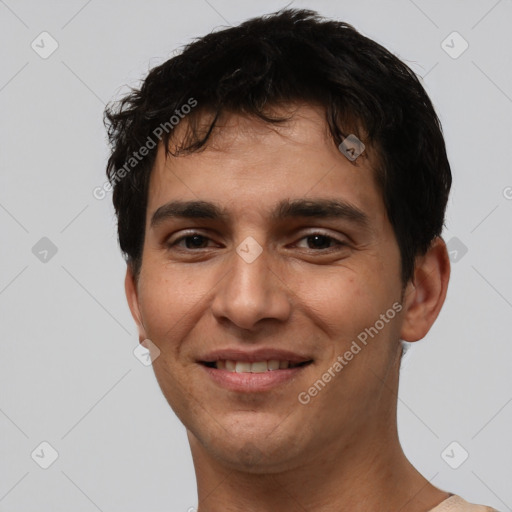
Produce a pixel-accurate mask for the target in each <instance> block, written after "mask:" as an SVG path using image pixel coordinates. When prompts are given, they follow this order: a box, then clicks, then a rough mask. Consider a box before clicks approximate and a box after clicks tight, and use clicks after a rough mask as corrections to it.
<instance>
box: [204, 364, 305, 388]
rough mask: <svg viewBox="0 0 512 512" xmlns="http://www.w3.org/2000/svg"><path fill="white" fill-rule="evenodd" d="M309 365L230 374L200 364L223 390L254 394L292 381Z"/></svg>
mask: <svg viewBox="0 0 512 512" xmlns="http://www.w3.org/2000/svg"><path fill="white" fill-rule="evenodd" d="M310 364H311V363H310ZM310 364H308V365H305V366H297V367H295V368H286V369H282V370H268V371H266V372H261V373H248V372H247V373H237V372H230V371H229V370H220V369H217V368H210V367H209V366H205V365H203V364H201V366H202V367H203V369H204V370H205V371H206V372H207V373H208V375H209V376H210V377H211V378H212V379H213V380H214V381H215V382H216V383H217V384H219V385H220V386H222V387H223V388H226V389H229V390H230V391H239V392H246V393H254V392H259V391H268V390H270V389H272V388H273V387H275V386H277V385H278V384H282V383H283V382H288V381H290V380H292V379H294V378H295V377H297V375H298V374H299V373H300V372H301V371H303V370H304V369H305V368H307V367H308V366H309V365H310Z"/></svg>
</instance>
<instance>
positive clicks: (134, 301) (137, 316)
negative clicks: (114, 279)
mask: <svg viewBox="0 0 512 512" xmlns="http://www.w3.org/2000/svg"><path fill="white" fill-rule="evenodd" d="M124 290H125V293H126V300H127V301H128V306H129V307H130V311H131V313H132V317H133V319H134V320H135V323H136V324H137V328H138V330H139V342H141V341H144V340H145V339H146V338H147V336H146V329H145V328H144V324H143V322H142V315H141V313H140V307H139V297H138V291H137V281H136V279H135V277H134V275H133V270H132V268H131V265H127V266H126V276H125V278H124Z"/></svg>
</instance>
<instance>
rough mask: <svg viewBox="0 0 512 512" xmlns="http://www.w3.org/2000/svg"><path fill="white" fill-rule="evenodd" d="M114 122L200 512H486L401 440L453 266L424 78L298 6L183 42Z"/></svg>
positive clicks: (146, 329)
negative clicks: (414, 364) (411, 355)
mask: <svg viewBox="0 0 512 512" xmlns="http://www.w3.org/2000/svg"><path fill="white" fill-rule="evenodd" d="M106 120H107V124H108V129H109V138H110V142H111V145H112V154H111V157H110V159H109V162H108V168H107V174H108V176H109V179H110V182H111V183H112V185H113V188H114V192H113V201H114V206H115V209H116V213H117V216H118V232H119V240H120V246H121V249H122V251H123V252H124V254H125V256H126V260H127V273H126V294H127V298H128V302H129V305H130V309H131V312H132V314H133V317H134V319H135V321H136V323H137V326H138V328H139V338H140V341H141V342H142V343H143V344H144V345H145V346H146V347H147V348H148V349H149V350H150V353H151V356H152V359H153V366H154V371H155V375H156V377H157V379H158V382H159V385H160V387H161V389H162V391H163V393H164V395H165V397H166V399H167V400H168V402H169V405H170V406H171V407H172V409H173V410H174V412H175V413H176V414H177V416H178V417H179V418H180V420H181V421H182V422H183V424H184V425H185V427H186V429H187V435H188V440H189V443H190V448H191V452H192V457H193V461H194V466H195V471H196V477H197V486H198V497H199V506H198V510H199V512H225V511H254V512H260V511H276V510H279V511H281V512H287V511H297V510H308V511H315V512H324V511H325V512H327V511H341V510H347V511H351V512H358V511H365V512H368V511H378V512H383V511H390V512H391V511H404V512H426V511H432V512H433V511H435V512H440V511H442V510H453V511H468V512H469V511H470V512H477V511H484V510H492V509H489V508H487V507H483V506H477V505H471V504H469V503H467V502H466V501H464V500H463V499H462V498H460V497H458V496H454V495H452V494H450V493H448V492H446V491H444V490H441V489H438V488H436V487H434V486H433V485H432V484H430V483H429V482H428V481H427V480H426V479H425V478H424V477H423V476H422V475H421V474H420V473H419V472H418V471H416V469H414V467H413V466H412V465H411V464H410V463H409V461H408V460H407V458H406V457H405V455H404V453H403V451H402V449H401V446H400V443H399V440H398V434H397V422H396V407H397V392H398V380H399V369H400V360H401V356H402V351H403V349H402V344H401V340H404V341H408V342H414V341H417V340H420V339H421V338H423V337H424V336H425V335H426V334H427V332H428V331H429V329H430V327H431V326H432V324H433V322H434V321H435V319H436V317H437V315H438V313H439V311H440V309H441V307H442V305H443V302H444V299H445V296H446V290H447V286H448V280H449V273H450V264H449V259H448V256H447V250H446V246H445V244H444V242H443V240H442V239H441V237H440V235H441V231H442V227H443V222H444V212H445V207H446V202H447V198H448V194H449V190H450V185H451V172H450V166H449V163H448V160H447V156H446V150H445V144H444V140H443V136H442V132H441V127H440V123H439V120H438V118H437V116H436V114H435V111H434V109H433V106H432V104H431V102H430V100H429V98H428V97H427V95H426V93H425V91H424V89H423V88H422V86H421V84H420V83H419V81H418V80H417V78H416V77H415V75H414V73H413V72H412V71H411V70H410V69H409V68H408V67H407V66H405V65H404V64H403V63H402V62H401V61H399V60H398V59H397V58H396V57H394V56H393V55H392V54H390V53H389V52H388V51H387V50H385V49H384V48H382V47H381V46H379V45H378V44H376V43H375V42H373V41H371V40H369V39H367V38H365V37H363V36H362V35H360V34H359V33H358V32H356V31H355V30H354V29H353V28H352V27H351V26H349V25H347V24H344V23H339V22H334V21H326V20H323V19H321V18H320V17H319V16H318V15H316V13H314V12H312V11H305V10H285V11H281V12H279V13H275V14H274V15H270V16H266V17H263V18H257V19H253V20H249V21H247V22H245V23H243V24H242V25H240V26H238V27H234V28H229V29H226V30H222V31H219V32H216V33H212V34H209V35H207V36H205V37H203V38H202V39H199V40H198V41H196V42H194V43H192V44H190V45H189V46H187V47H186V48H185V49H184V51H183V52H182V53H181V54H180V55H178V56H176V57H174V58H172V59H170V60H169V61H167V62H166V63H164V64H162V65H161V66H159V67H157V68H155V69H153V70H152V71H151V72H150V73H149V75H148V76H147V78H146V79H145V81H144V83H143V85H142V87H141V88H140V90H135V91H133V92H132V93H131V94H129V95H128V96H127V97H125V98H124V99H123V100H122V101H121V102H119V103H118V104H117V105H114V106H112V107H110V108H109V109H107V112H106Z"/></svg>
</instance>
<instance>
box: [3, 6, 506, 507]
mask: <svg viewBox="0 0 512 512" xmlns="http://www.w3.org/2000/svg"><path fill="white" fill-rule="evenodd" d="M285 5H286V3H285V2H284V1H277V0H275V1H274V0H267V1H260V2H258V5H252V4H249V3H242V2H236V1H234V0H208V1H206V0H191V1H187V2H185V1H181V2H177V1H165V2H164V1H156V0H153V1H145V2H135V1H126V0H123V1H121V0H109V1H106V2H101V1H99V0H90V1H88V2H87V1H83V0H76V1H68V2H63V1H61V2H57V1H53V2H51V1H40V2H37V1H27V0H26V1H18V2H16V1H15V0H5V1H1V0H0V38H1V45H2V57H1V58H2V62H1V66H0V109H1V128H0V129H1V132H0V141H1V151H0V166H1V174H0V180H1V182H0V232H1V237H2V238H1V240H2V244H1V248H2V250H1V253H0V314H1V336H2V342H1V357H0V389H1V394H0V432H1V436H0V510H1V511H9V512H26V511H30V512H36V511H54V512H57V511H69V510H73V511H75V512H79V511H84V512H85V511H91V512H92V511H94V510H101V511H104V512H107V511H112V512H114V511H123V512H130V511H145V512H153V511H164V510H165V511H184V512H185V511H186V510H187V509H189V507H195V506H196V505H197V495H196V489H195V477H194V472H193V466H192V461H191V457H190V454H189V449H188V444H187V440H186V436H185V430H184V428H183V426H182V425H181V424H180V423H179V421H178V420H177V419H176V417H175V416H174V414H173V413H172V411H171V409H170V408H169V407H168V405H167V403H166V401H165V399H164V398H163V396H162V395H161V392H160V389H159V388H158V385H157V383H156V380H155V378H154V375H153V372H152V369H151V366H144V365H143V364H142V363H141V362H140V361H139V360H138V359H137V358H136V357H135V356H134V354H133V350H134V348H135V347H136V346H137V343H138V339H137V333H136V330H135V328H134V325H133V323H132V319H131V317H130V315H129V311H128V308H127V306H126V303H125V297H124V291H123V276H124V264H123V262H122V260H121V257H120V254H119V251H118V248H117V241H116V233H115V219H114V216H113V210H112V206H111V204H110V198H111V196H110V194H108V195H107V197H106V198H105V199H103V200H97V199H95V198H94V197H93V195H92V190H93V189H94V187H97V186H101V185H102V184H103V182H104V167H105V163H106V158H107V146H106V142H105V134H104V129H103V125H102V112H103V108H104V104H105V102H107V101H110V100H112V99H113V98H114V97H117V95H119V94H120V93H122V92H123V91H126V88H125V87H123V86H124V85H125V84H129V85H137V83H138V80H139V79H140V78H141V77H142V76H144V75H145V74H146V73H147V71H148V69H149V68H150V67H152V66H154V65H156V64H159V63H161V62H163V61H164V60H166V59H168V58H169V57H170V56H171V54H172V52H173V50H175V49H176V48H177V47H178V46H180V45H182V44H184V43H186V42H188V41H190V40H191V38H193V37H196V36H200V35H203V34H205V33H207V32H209V31H211V30H213V29H214V28H216V27H219V26H221V25H229V24H237V23H239V22H241V21H243V20H245V19H246V18H248V17H251V16H256V15H260V14H263V13H267V12H272V11H275V10H277V9H279V8H282V7H284V6H285ZM291 5H292V6H294V7H310V8H313V9H316V10H318V11H319V12H320V13H321V14H324V15H326V16H329V17H333V18H337V19H340V20H344V21H348V22H349V23H352V24H353V25H354V26H355V27H356V28H357V29H359V30H360V31H362V32H363V33H364V34H365V35H368V36H369V37H371V38H373V39H375V40H377V41H378V42H380V43H381V44H383V45H384V46H386V47H387V48H389V49H390V50H391V51H393V52H394V53H396V54H397V55H398V56H399V57H401V58H402V59H404V60H405V61H406V62H407V63H408V64H409V65H410V66H411V67H412V68H413V70H414V71H415V72H416V73H418V74H419V75H421V76H422V77H423V80H424V84H425V87H426V89H427V91H428V93H429V94H430V95H431V97H432V100H433V102H434V104H435V105H436V108H437V110H438V113H439V115H440V117H441V120H442V123H443V126H444V131H445V134H446V141H447V145H448V151H449V157H450V161H451V164H452V169H453V174H454V186H453V193H452V196H451V200H450V203H449V209H448V218H447V229H446V231H445V237H446V240H447V241H450V243H449V245H450V249H451V251H452V257H453V268H452V280H451V285H450V288H449V292H448V298H447V301H446V305H445V307H444V309H443V311H442V313H441V315H440V318H439V320H438V321H437V323H436V324H435V326H434V328H433V329H432V331H431V333H430V334H429V336H428V337H427V338H426V339H425V340H423V341H422V342H420V343H417V344H415V345H414V346H413V348H412V349H411V350H410V352H409V353H408V354H407V355H406V359H405V360H404V367H403V373H402V381H401V389H400V394H399V430H400V437H401V440H402V442H403V446H404V450H405V452H406V454H407V455H408V457H409V458H410V460H411V461H412V462H413V464H414V465H415V466H416V467H417V468H418V469H419V470H420V471H421V472H422V473H423V474H424V475H425V477H426V478H428V479H430V480H432V483H433V484H434V485H436V486H438V487H441V488H443V489H445V490H449V491H451V492H455V493H458V494H461V495H462V496H464V497H465V498H466V499H467V500H469V501H474V502H477V503H486V504H488V505H492V506H494V507H496V508H498V509H499V510H501V511H506V510H512V488H511V487H510V482H511V477H512V462H511V461H512V443H511V431H512V429H511V423H512V404H511V401H512V376H511V371H510V361H511V356H512V340H511V339H510V335H509V331H510V327H511V318H512V314H511V313H512V309H511V308H512V272H511V270H510V254H511V249H512V231H511V229H510V219H511V215H512V175H511V171H510V165H511V164H510V162H511V156H512V155H511V143H510V136H511V135H512V133H511V132H512V130H511V123H510V119H511V114H512V65H511V56H512V35H511V34H512V33H511V31H510V26H511V21H512V1H511V0H500V1H496V0H485V1H484V0H482V1H464V2H463V1H455V0H451V1H424V0H415V1H412V0H403V1H393V2H391V1H385V2H376V1H358V2H355V1H309V2H302V1H295V2H293V3H292V4H291ZM43 31H47V32H48V33H49V34H51V37H52V38H53V39H55V40H56V41H57V43H58V49H57V50H56V51H55V52H54V53H53V54H52V55H50V56H49V57H48V58H46V59H43V58H42V57H41V56H40V54H39V53H36V51H35V50H34V49H32V47H31V43H32V42H33V41H35V43H34V44H37V45H39V47H38V50H39V51H40V52H42V51H43V50H44V51H48V50H49V49H51V44H52V43H51V40H50V39H48V36H39V34H41V32H43ZM453 31H457V32H458V33H459V34H460V35H461V36H462V38H464V40H465V41H467V43H468V44H469V47H468V49H467V50H466V51H465V52H464V53H462V54H461V55H458V56H457V58H453V56H454V55H456V54H458V53H460V51H461V50H462V49H463V47H464V42H463V40H462V39H460V38H459V37H458V36H457V35H455V36H453V35H452V36H450V37H449V38H448V39H447V40H446V38H447V37H448V36H449V35H450V34H451V33H452V32H453ZM445 40H446V42H445V43H444V44H442V42H443V41H445ZM447 52H448V53H451V54H452V56H450V55H449V54H448V53H447ZM43 237H47V238H48V239H49V240H51V243H52V244H54V246H55V247H56V249H57V252H56V253H55V254H53V253H52V247H53V246H52V245H49V242H48V240H43V241H40V239H41V238H43ZM34 246H35V248H34ZM54 250H55V249H53V251H54ZM466 250H467V252H465V251H466ZM45 251H48V252H45ZM43 441H46V442H48V443H50V445H51V446H52V447H53V448H54V449H55V450H56V451H57V452H58V454H59V456H58V458H57V460H56V461H55V462H54V463H53V464H52V465H51V466H50V467H49V468H48V469H42V468H41V467H40V466H39V465H40V464H42V463H44V462H45V461H44V459H45V458H46V462H48V461H49V460H50V459H49V458H51V451H49V450H48V448H45V447H44V446H43V447H40V446H39V445H40V443H41V442H43ZM453 441H456V442H457V443H458V445H456V446H455V448H453V445H452V446H451V447H450V448H449V449H448V450H445V449H446V448H447V447H448V446H449V445H450V443H452V442H453ZM459 445H460V446H459ZM452 448H453V451H452ZM34 450H36V451H35V454H36V455H34V456H33V457H31V453H33V452H34ZM462 450H466V451H467V452H468V453H469V457H468V459H467V460H465V461H464V463H462V464H461V465H459V467H458V468H457V469H453V468H452V467H450V465H449V464H448V463H447V461H449V462H450V463H451V464H452V465H458V464H459V463H460V461H461V460H462V459H463V456H464V452H463V451H462ZM37 454H38V455H37ZM443 454H444V455H443Z"/></svg>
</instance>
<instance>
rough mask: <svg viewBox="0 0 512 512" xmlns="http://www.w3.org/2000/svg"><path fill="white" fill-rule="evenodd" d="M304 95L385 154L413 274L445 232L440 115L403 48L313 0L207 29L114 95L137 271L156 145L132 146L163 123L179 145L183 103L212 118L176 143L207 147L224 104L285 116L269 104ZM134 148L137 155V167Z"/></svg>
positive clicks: (112, 171) (340, 127)
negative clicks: (396, 51)
mask: <svg viewBox="0 0 512 512" xmlns="http://www.w3.org/2000/svg"><path fill="white" fill-rule="evenodd" d="M297 102H306V103H309V104H314V105H318V106H321V107H323V110H324V112H325V119H326V123H327V125H328V127H329V130H330V134H331V135H332V139H333V143H335V144H336V145H339V144H340V143H341V142H342V141H343V139H344V138H345V137H346V136H347V135H348V134H350V133H352V134H355V135H356V136H357V137H358V138H359V139H361V140H362V141H363V143H364V144H365V145H366V147H367V148H368V149H369V150H370V152H371V153H372V152H373V153H374V154H376V155H378V158H377V159H376V161H375V164H374V165H373V167H374V169H373V170H374V173H375V178H376V180H377V184H378V186H379V189H380V190H381V192H382V196H383V200H384V204H385V207H386V211H387V215H388V217H389V220H390V223H391V225H392V227H393V229H394V232H395V236H396V239H397V243H398V246H399V249H400V254H401V270H402V280H403V283H404V284H405V283H406V282H407V281H408V280H409V279H410V278H411V277H412V275H413V271H414V263H415V258H416V256H418V255H422V254H424V253H425V252H426V251H427V250H428V248H429V247H430V245H431V243H432V241H433V240H434V239H435V238H436V237H437V236H440V235H441V232H442V229H443V224H444V216H445V209H446V203H447V200H448V195H449V191H450V187H451V180H452V178H451V171H450V165H449V162H448V158H447V155H446V148H445V143H444V139H443V134H442V128H441V123H440V121H439V118H438V116H437V115H436V112H435V110H434V107H433V105H432V103H431V101H430V99H429V97H428V95H427V93H426V92H425V90H424V88H423V86H422V85H421V83H420V81H419V79H418V78H417V77H416V75H415V74H414V72H413V71H412V70H411V69H410V68H409V67H408V66H407V65H406V64H404V63H403V62H402V61H401V60H400V59H399V58H397V57H396V56H394V55H393V54H392V53H390V52H389V51H388V50H386V49H385V48H384V47H382V46H381V45H379V44H378V43H376V42H375V41H373V40H371V39H369V38H367V37H365V36H363V35H362V34H360V33H359V32H358V31H357V30H355V29H354V28H353V27H352V26H351V25H349V24H347V23H343V22H339V21H334V20H328V19H324V18H322V17H321V16H319V15H318V13H316V12H315V11H311V10H304V9H284V10H281V11H278V12H276V13H272V14H268V15H265V16H262V17H257V18H253V19H250V20H248V21H245V22H244V23H242V24H240V25H239V26H236V27H230V28H225V29H222V30H218V31H214V32H212V33H210V34H207V35H206V36H204V37H201V38H199V39H197V40H195V41H194V42H192V43H190V44H188V45H187V46H185V47H184V49H183V50H182V51H181V53H180V54H178V55H176V56H174V57H173V58H171V59H169V60H167V61H166V62H165V63H163V64H161V65H159V66H157V67H155V68H153V69H152V70H151V71H150V72H149V74H148V75H147V77H146V78H145V80H144V81H143V83H142V85H141V87H140V88H136V89H131V91H130V93H129V94H127V95H126V96H124V97H123V98H122V99H120V100H119V101H117V102H114V103H113V104H110V105H108V106H107V108H106V110H105V118H104V120H105V125H106V127H107V131H108V138H109V143H110V146H111V155H110V157H109V159H108V163H107V176H108V179H109V180H110V183H111V185H112V187H113V203H114V207H115V211H116V215H117V219H118V235H119V243H120V247H121V250H122V251H123V253H124V255H125V258H126V260H127V262H128V264H129V265H130V266H131V267H132V270H133V271H134V274H135V275H138V272H139V270H140V266H141V263H142V251H143V245H144V236H145V220H146V208H147V195H148V186H149V177H150V174H151V170H152V168H153V165H154V161H155V156H156V151H157V147H155V145H154V144H153V146H152V147H151V149H150V150H149V151H148V150H146V152H145V153H147V155H146V156H145V157H144V158H140V159H138V160H137V161H135V159H134V158H133V154H134V152H137V151H139V150H140V149H141V148H142V147H143V146H145V145H146V147H147V148H149V147H150V144H149V141H150V140H153V137H155V136H156V135H160V140H162V141H163V143H164V145H165V148H166V154H169V152H172V151H171V150H170V148H169V142H170V140H171V137H172V135H173V130H172V128H173V126H174V124H175V123H176V122H179V119H180V118H182V117H184V115H183V114H184V113H185V114H187V113H188V114H187V116H186V117H187V122H188V123H189V124H190V126H193V125H194V119H196V120H197V119H201V118H203V119H204V117H205V114H206V113H207V114H208V116H207V117H208V119H209V128H208V129H206V130H201V131H198V130H192V132H191V133H189V135H188V136H187V137H186V138H185V140H184V141H183V144H182V145H180V146H179V147H177V149H176V153H173V154H181V153H183V152H185V153H187V152H193V151H198V150H201V149H202V148H203V149H204V147H205V146H206V144H207V142H208V139H209V138H210V135H211V133H212V132H213V129H214V128H215V126H216V123H217V122H218V120H219V119H220V117H221V116H223V115H229V114H230V113H238V114H241V115H246V116H252V117H255V118H259V119H262V120H263V121H264V122H268V123H280V122H283V121H285V120H286V118H283V117H276V116H273V115H271V114H270V113H271V111H272V108H273V107H279V106H286V105H291V104H294V103H297ZM191 105H194V106H197V108H195V109H192V108H191ZM185 106H187V108H186V109H185ZM191 110H192V111H191ZM173 119H174V120H177V121H173ZM340 155H341V153H340ZM340 158H343V156H340ZM130 159H132V160H134V162H132V163H134V165H133V166H132V165H131V167H132V168H130V169H128V168H127V162H128V161H130ZM135 164H136V165H135ZM121 169H124V171H123V172H119V171H120V170H121ZM120 175H122V179H121V178H120Z"/></svg>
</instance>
